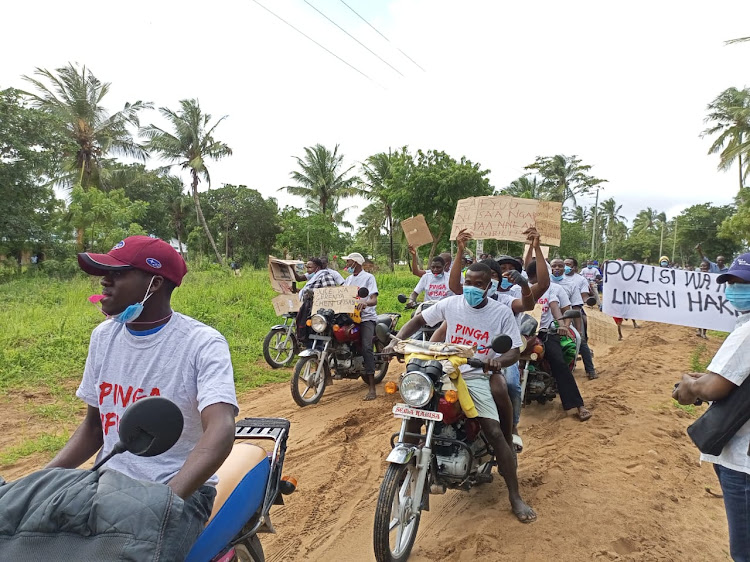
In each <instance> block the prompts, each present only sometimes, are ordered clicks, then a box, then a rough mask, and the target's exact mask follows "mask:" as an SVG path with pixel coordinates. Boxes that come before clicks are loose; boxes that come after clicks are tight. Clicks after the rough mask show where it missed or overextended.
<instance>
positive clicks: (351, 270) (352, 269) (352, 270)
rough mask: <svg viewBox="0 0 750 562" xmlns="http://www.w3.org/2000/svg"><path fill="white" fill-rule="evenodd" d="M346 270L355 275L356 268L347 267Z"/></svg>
mask: <svg viewBox="0 0 750 562" xmlns="http://www.w3.org/2000/svg"><path fill="white" fill-rule="evenodd" d="M346 270H347V271H348V272H349V273H354V266H351V267H347V268H346Z"/></svg>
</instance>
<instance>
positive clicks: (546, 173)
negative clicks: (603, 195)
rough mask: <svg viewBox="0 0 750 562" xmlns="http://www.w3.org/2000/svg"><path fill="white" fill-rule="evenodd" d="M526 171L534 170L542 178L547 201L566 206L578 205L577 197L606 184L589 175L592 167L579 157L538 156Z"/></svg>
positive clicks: (526, 167)
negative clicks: (582, 162)
mask: <svg viewBox="0 0 750 562" xmlns="http://www.w3.org/2000/svg"><path fill="white" fill-rule="evenodd" d="M524 169H526V170H532V171H533V172H534V173H538V174H539V175H540V176H541V177H542V190H543V191H544V192H545V193H546V194H547V197H546V198H547V199H549V200H551V201H559V202H560V203H563V204H565V203H566V202H567V201H571V202H572V203H573V205H575V204H576V195H582V194H585V193H588V192H589V191H590V190H591V189H592V188H593V187H596V186H597V185H599V184H601V183H604V182H606V181H607V180H602V179H598V178H595V177H594V176H592V175H589V173H588V172H589V171H590V170H591V166H589V165H588V164H581V159H580V158H578V156H576V155H573V156H564V155H562V154H557V155H555V156H537V158H536V160H535V161H534V163H533V164H529V165H528V166H525V167H524Z"/></svg>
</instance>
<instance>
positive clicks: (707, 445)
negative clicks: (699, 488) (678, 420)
mask: <svg viewBox="0 0 750 562" xmlns="http://www.w3.org/2000/svg"><path fill="white" fill-rule="evenodd" d="M748 420H750V377H748V378H746V379H745V380H744V382H743V383H742V384H741V385H740V386H738V387H737V388H736V389H734V390H733V391H732V392H731V393H730V394H729V396H727V397H726V398H724V399H723V400H717V401H716V402H714V403H713V404H711V406H710V407H709V408H708V410H706V411H705V413H704V414H703V415H702V416H701V417H699V418H698V419H697V420H696V421H695V422H693V424H692V425H690V426H689V427H688V428H687V432H688V435H689V436H690V439H692V440H693V443H695V446H696V447H698V450H700V452H701V453H705V454H706V455H713V456H718V455H720V454H721V450H722V449H723V448H724V445H726V444H727V443H728V442H729V440H730V439H731V438H732V437H734V434H735V433H737V431H738V430H739V429H740V428H741V427H742V426H743V425H745V423H746V422H747V421H748Z"/></svg>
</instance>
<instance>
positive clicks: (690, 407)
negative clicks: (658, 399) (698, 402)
mask: <svg viewBox="0 0 750 562" xmlns="http://www.w3.org/2000/svg"><path fill="white" fill-rule="evenodd" d="M672 406H674V407H675V408H677V409H678V410H682V411H683V412H686V413H688V414H689V415H690V416H691V417H697V416H698V412H697V411H696V409H695V405H694V404H680V403H679V402H678V401H677V400H675V399H674V398H672Z"/></svg>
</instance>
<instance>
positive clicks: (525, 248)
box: [523, 244, 549, 260]
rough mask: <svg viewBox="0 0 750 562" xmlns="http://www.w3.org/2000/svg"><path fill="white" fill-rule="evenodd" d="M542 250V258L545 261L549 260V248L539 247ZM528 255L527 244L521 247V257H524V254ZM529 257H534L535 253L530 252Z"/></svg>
mask: <svg viewBox="0 0 750 562" xmlns="http://www.w3.org/2000/svg"><path fill="white" fill-rule="evenodd" d="M540 247H541V248H542V255H543V256H544V259H545V260H548V259H549V246H540ZM528 253H529V244H525V245H524V247H523V255H524V257H526V254H528ZM531 257H532V258H535V257H536V252H531Z"/></svg>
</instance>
